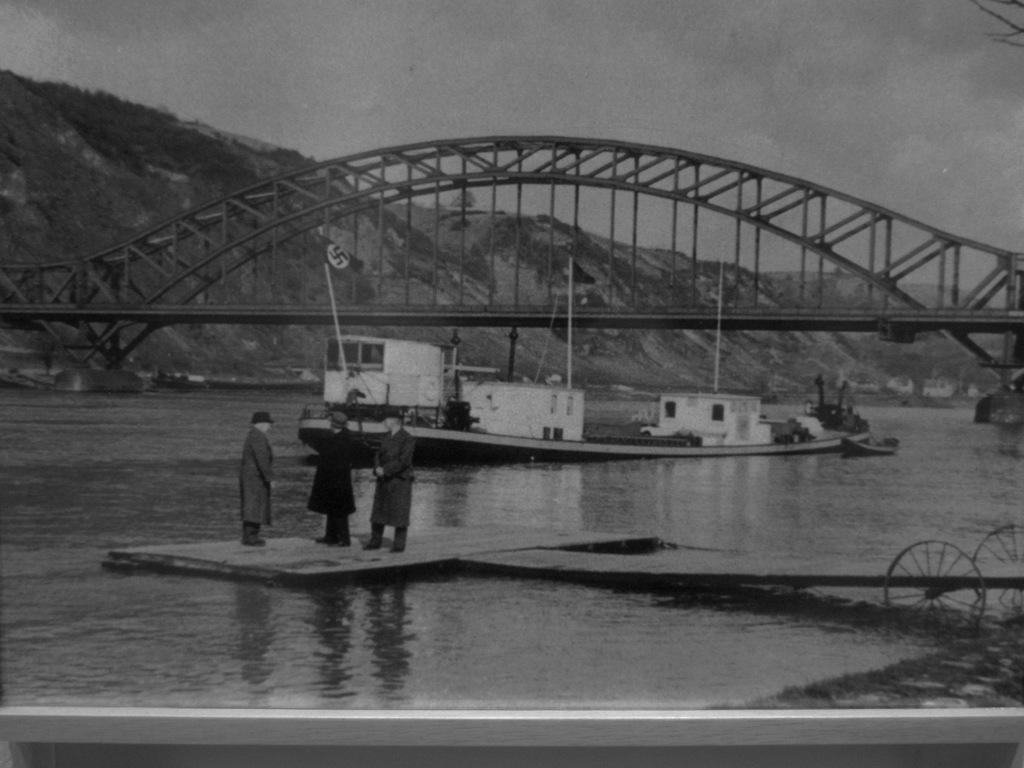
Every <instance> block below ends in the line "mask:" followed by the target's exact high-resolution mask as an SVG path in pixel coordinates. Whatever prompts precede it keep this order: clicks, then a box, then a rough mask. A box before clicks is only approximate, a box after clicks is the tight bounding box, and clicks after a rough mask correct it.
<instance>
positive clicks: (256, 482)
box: [238, 411, 274, 547]
mask: <svg viewBox="0 0 1024 768" xmlns="http://www.w3.org/2000/svg"><path fill="white" fill-rule="evenodd" d="M273 423H274V420H273V419H271V418H270V414H269V413H267V412H266V411H256V413H254V414H253V415H252V420H251V425H252V426H251V427H250V428H249V434H248V435H247V436H246V438H245V446H244V447H243V448H242V466H241V469H240V470H239V473H238V485H239V488H240V490H241V494H242V544H244V545H245V546H247V547H262V546H264V545H265V544H266V542H265V541H264V540H263V539H261V538H260V526H261V525H270V524H271V520H270V489H271V488H273V487H274V469H273V465H274V453H273V451H272V450H271V449H270V440H269V439H268V438H267V432H269V431H270V425H271V424H273Z"/></svg>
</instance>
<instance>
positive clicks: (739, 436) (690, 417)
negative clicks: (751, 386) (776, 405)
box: [641, 393, 774, 445]
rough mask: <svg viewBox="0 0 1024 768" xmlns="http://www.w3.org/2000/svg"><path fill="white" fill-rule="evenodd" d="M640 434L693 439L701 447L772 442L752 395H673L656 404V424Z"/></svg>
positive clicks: (769, 431)
mask: <svg viewBox="0 0 1024 768" xmlns="http://www.w3.org/2000/svg"><path fill="white" fill-rule="evenodd" d="M641 432H643V433H644V434H647V435H653V436H656V437H675V436H684V435H695V436H698V437H700V438H701V442H702V444H703V445H761V444H764V443H771V442H772V441H773V439H774V437H773V434H772V425H771V423H769V422H767V421H763V420H762V418H761V398H760V397H757V396H755V395H732V394H717V393H716V394H696V393H693V394H690V393H687V394H673V395H662V396H661V399H660V400H659V401H658V423H657V425H656V426H648V427H644V428H643V429H642V430H641Z"/></svg>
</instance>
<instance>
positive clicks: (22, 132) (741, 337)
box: [0, 72, 994, 392]
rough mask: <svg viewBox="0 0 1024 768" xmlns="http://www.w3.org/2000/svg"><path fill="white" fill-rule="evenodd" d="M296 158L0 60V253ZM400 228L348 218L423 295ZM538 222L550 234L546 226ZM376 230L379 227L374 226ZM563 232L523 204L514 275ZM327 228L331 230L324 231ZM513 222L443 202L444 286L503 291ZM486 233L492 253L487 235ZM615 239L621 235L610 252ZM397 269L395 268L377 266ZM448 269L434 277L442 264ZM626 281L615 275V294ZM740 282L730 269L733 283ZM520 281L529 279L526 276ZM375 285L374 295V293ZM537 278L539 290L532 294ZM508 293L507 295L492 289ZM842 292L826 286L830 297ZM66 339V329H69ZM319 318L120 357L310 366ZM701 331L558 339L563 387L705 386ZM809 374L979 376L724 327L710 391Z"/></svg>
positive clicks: (73, 245) (48, 347) (160, 215)
mask: <svg viewBox="0 0 1024 768" xmlns="http://www.w3.org/2000/svg"><path fill="white" fill-rule="evenodd" d="M311 162H313V159H312V158H306V157H303V156H301V155H300V154H298V153H297V152H294V151H291V150H287V149H282V148H278V147H274V146H272V145H268V144H266V143H264V142H261V141H259V140H257V139H249V138H246V137H240V136H232V135H229V134H226V133H223V132H221V131H218V130H216V129H214V128H211V127H209V126H204V125H200V124H195V123H187V122H183V121H181V120H179V119H178V118H176V117H175V116H174V115H171V114H169V113H167V112H165V111H162V110H157V109H153V108H150V107H145V106H141V105H137V104H132V103H129V102H126V101H124V100H121V99H118V98H116V97H114V96H111V95H109V94H104V93H92V92H87V91H83V90H81V89H77V88H74V87H71V86H67V85H63V84H58V83H39V82H33V81H31V80H28V79H26V78H22V77H19V76H17V75H14V74H12V73H8V72H0V258H2V259H3V260H4V262H8V263H10V262H24V261H34V262H46V261H55V260H60V259H67V258H74V257H79V256H85V255H88V254H90V253H92V252H94V251H95V250H97V249H99V248H101V247H104V246H107V245H110V244H111V243H114V242H117V241H119V240H123V239H126V238H128V237H129V236H131V235H132V234H134V233H135V232H137V231H138V230H139V229H141V228H143V227H146V226H148V225H152V224H154V223H156V222H159V221H161V220H163V219H166V218H168V217H171V216H173V215H176V214H177V213H179V212H182V211H184V210H187V209H188V208H190V207H192V206H194V205H195V204H197V203H199V202H201V201H205V200H209V199H212V198H215V197H218V196H220V195H223V194H225V193H227V192H229V191H231V190H233V189H236V188H239V187H243V186H246V185H249V184H252V183H254V182H256V181H258V180H259V179H261V178H267V177H270V176H274V175H277V174H280V173H283V172H285V171H288V170H290V169H294V168H297V167H302V166H303V165H306V164H309V163H311ZM411 218H412V223H413V227H412V231H405V208H404V206H403V207H401V208H400V209H395V210H392V211H389V215H388V217H387V219H386V223H385V227H384V229H385V231H384V232H373V231H370V232H367V231H366V227H370V226H372V225H370V224H364V225H362V226H363V227H364V228H363V229H361V230H360V237H361V241H360V242H361V243H362V244H363V245H362V246H361V247H365V248H368V249H373V248H375V241H376V240H377V239H381V238H387V237H388V236H389V235H390V236H393V235H396V234H397V235H398V236H399V237H401V238H402V239H403V240H405V239H406V238H411V239H412V240H411V242H413V243H414V244H415V249H414V250H415V252H416V254H418V256H417V257H416V261H414V263H413V274H414V276H416V277H417V284H416V286H414V294H417V295H422V296H423V297H427V296H429V295H430V294H431V293H432V291H433V288H432V287H430V282H429V281H430V279H431V269H432V267H431V261H430V260H431V259H432V256H431V254H432V253H433V251H434V243H433V237H434V212H433V211H432V210H427V209H423V208H418V207H416V206H414V207H413V211H412V213H411ZM552 227H553V228H554V233H552V232H551V228H552ZM388 230H393V231H392V232H390V233H389V231H388ZM571 232H572V230H571V227H569V226H568V225H566V224H564V223H563V222H559V221H557V220H555V221H552V220H551V219H549V218H548V217H547V216H532V217H528V218H526V219H524V221H523V223H522V225H521V234H520V237H521V252H522V254H523V255H522V258H521V261H520V269H523V270H527V271H528V272H529V271H531V270H532V271H533V272H535V273H536V274H537V275H538V277H539V276H540V275H541V273H542V272H543V271H544V270H545V269H546V263H547V261H546V260H547V252H548V248H549V242H550V240H551V238H552V237H553V238H554V241H555V244H556V247H559V248H565V247H568V245H567V243H568V242H569V240H570V238H571V236H572V235H571ZM336 234H337V235H338V236H343V235H344V234H345V233H344V232H338V233H336ZM514 237H515V236H514V220H513V218H512V217H509V216H505V215H501V216H498V217H497V218H496V220H495V221H494V223H493V227H492V223H491V218H490V216H489V215H481V212H472V211H471V212H470V213H469V214H468V215H467V216H466V218H465V220H462V217H461V216H460V215H458V214H457V212H456V211H454V210H453V211H451V212H450V214H449V215H446V218H445V226H444V227H442V228H441V230H440V232H439V249H438V250H439V251H440V253H441V255H442V256H441V258H442V262H443V263H442V265H441V266H442V269H447V265H448V264H454V263H455V262H456V260H457V258H458V256H457V254H458V253H459V249H460V245H459V244H460V243H461V241H462V238H465V242H466V248H467V254H468V255H469V256H468V258H469V261H468V264H467V274H468V276H469V277H468V279H467V280H466V281H465V284H464V285H463V286H461V290H464V291H465V292H466V293H467V295H469V296H474V295H476V296H478V297H479V298H481V299H483V298H485V297H486V296H488V294H489V292H490V291H492V290H493V291H494V294H495V300H496V301H501V300H502V296H503V294H504V293H507V292H508V291H510V290H511V289H510V285H511V275H512V273H513V269H514V263H515V260H514ZM492 239H493V242H495V243H496V251H495V259H494V260H493V264H492V263H491V261H490V258H489V256H487V257H485V255H484V254H489V247H490V245H489V244H490V242H492ZM607 245H608V243H607V241H606V240H605V239H603V238H601V237H599V236H596V235H588V234H587V233H583V234H582V235H581V240H580V243H579V246H578V251H577V253H578V257H577V258H578V263H579V264H580V267H581V270H582V272H583V274H581V276H580V277H581V278H582V279H583V280H584V281H585V279H586V275H587V272H588V271H590V272H593V273H594V274H595V275H596V274H600V268H601V265H602V264H604V263H605V261H606V260H607V250H606V249H607ZM618 247H621V248H623V249H626V248H627V246H622V245H621V244H620V245H619V246H618ZM638 261H639V265H640V278H639V280H640V284H639V288H640V289H641V290H643V291H644V292H645V294H644V295H645V297H646V298H647V300H654V301H659V302H662V303H665V304H671V303H672V302H673V301H675V300H678V296H677V295H676V291H677V290H678V289H675V290H674V289H673V288H672V287H671V286H670V284H669V281H668V280H667V279H666V275H665V271H664V263H665V258H664V254H663V253H659V252H657V251H653V250H649V249H640V252H639V254H638ZM681 261H682V262H683V263H682V264H681V266H680V268H681V270H683V272H682V273H681V280H680V282H681V283H682V284H683V285H688V280H689V277H688V276H687V275H686V274H685V273H686V270H689V269H691V268H692V263H691V262H690V261H689V260H688V259H685V258H684V259H681ZM389 268H390V269H391V270H395V271H396V270H397V269H398V268H399V265H398V264H397V262H396V263H395V264H391V265H390V267H389ZM300 269H302V267H300V266H298V261H297V260H296V261H295V263H292V264H289V265H286V266H285V273H284V274H283V275H282V276H281V279H284V280H290V281H292V282H294V283H296V284H298V283H300V282H301V283H302V284H305V283H306V282H309V283H311V284H314V283H316V282H317V281H321V280H322V273H321V272H320V271H319V267H318V266H307V267H305V269H308V270H309V274H306V275H301V274H297V272H298V271H299V270H300ZM447 274H448V275H449V276H450V275H451V274H452V272H451V271H448V272H447ZM626 279H627V276H626V275H618V274H617V275H616V276H615V280H616V281H617V288H619V289H623V290H624V289H625V283H624V281H625V280H626ZM716 279H717V272H716V271H715V267H713V266H712V265H703V264H702V265H701V266H700V268H699V271H698V274H697V281H698V286H699V289H700V293H701V295H702V296H704V297H705V299H704V300H705V301H707V302H709V303H710V302H711V301H713V299H709V298H707V297H711V296H713V295H714V293H715V291H716V290H717V288H716ZM751 279H752V278H751V276H750V275H748V274H744V273H741V276H740V288H741V289H742V288H743V287H744V286H745V285H749V281H750V280H751ZM357 280H358V282H359V284H358V285H357V286H356V290H357V294H358V295H360V296H362V297H363V298H368V297H370V296H372V295H373V294H374V292H375V291H376V287H375V284H374V281H373V280H370V279H368V278H364V279H362V280H359V279H358V278H357ZM520 286H521V287H520V290H521V291H529V290H542V288H541V287H540V286H541V282H540V280H539V279H538V280H536V281H533V280H530V279H525V280H523V281H521V284H520ZM531 286H532V288H531ZM762 288H763V289H764V290H765V294H766V300H767V301H771V300H772V295H773V292H774V294H775V295H777V296H779V297H782V296H784V294H785V292H786V290H787V282H786V279H785V277H783V276H779V277H776V278H767V277H763V278H762ZM385 290H388V289H387V288H385ZM457 290H458V288H457V286H456V285H455V284H454V281H448V282H447V283H443V284H442V288H441V289H440V295H439V296H438V300H439V301H441V302H442V303H444V302H451V301H455V300H456V295H457V294H456V291H457ZM543 290H546V288H545V289H543ZM579 295H580V296H581V297H582V296H585V297H586V300H587V301H588V302H590V303H591V304H594V303H598V302H600V301H602V300H603V294H602V292H601V290H600V289H599V288H598V287H590V288H582V289H581V290H580V294H579ZM506 298H507V297H506ZM833 299H834V300H835V301H840V302H847V301H851V300H859V299H858V298H856V297H853V298H851V297H850V296H849V295H845V293H844V292H843V291H839V290H836V291H834V296H831V295H830V300H833ZM346 330H350V331H353V332H362V333H382V334H383V335H393V336H403V337H409V338H419V339H424V340H433V341H448V340H449V339H450V337H451V334H452V329H401V328H392V329H372V328H360V329H355V328H352V329H346ZM67 332H68V333H69V334H73V330H72V329H68V330H67ZM328 332H329V329H328V328H325V327H314V328H305V327H290V328H278V327H267V328H260V327H235V326H179V327H173V328H168V329H164V330H162V331H159V332H157V333H156V334H154V335H153V336H152V337H151V338H150V339H149V340H147V341H146V342H145V343H144V344H143V345H142V346H141V347H140V348H139V349H138V350H137V351H136V353H135V355H134V357H133V358H132V359H131V360H130V365H131V367H133V368H136V369H138V370H153V369H156V368H163V369H166V370H177V371H190V372H193V373H203V374H217V375H253V376H268V375H275V374H279V373H281V372H283V371H285V370H286V369H288V368H290V367H304V368H312V369H313V370H317V369H318V368H319V364H320V356H321V345H322V339H323V338H324V336H325V335H326V334H327V333H328ZM460 336H461V338H462V340H463V342H462V345H461V347H460V350H461V355H462V360H463V361H464V362H468V363H471V364H476V365H486V366H492V367H496V368H498V369H500V370H502V371H504V370H505V368H506V366H507V355H508V329H463V330H461V331H460ZM714 349H715V338H714V335H713V334H712V333H708V332H696V331H678V332H667V331H666V332H638V331H629V330H607V331H577V332H576V333H575V335H574V349H573V360H574V363H573V365H574V381H575V382H576V383H578V384H583V385H587V384H589V385H598V384H626V385H632V386H639V387H670V386H673V385H686V386H703V387H707V386H710V385H711V383H712V381H713V377H714ZM46 357H51V358H52V360H53V363H54V366H55V367H61V366H63V365H67V364H68V362H69V361H68V360H67V359H66V358H62V357H61V354H60V350H59V348H53V346H52V342H51V340H50V338H49V336H47V335H46V334H43V333H26V332H15V331H12V330H4V329H2V328H0V368H4V369H10V368H24V369H28V368H33V367H39V366H40V365H42V361H43V360H44V358H46ZM565 359H566V349H565V335H564V333H560V334H554V333H549V332H548V331H547V330H544V329H536V330H530V329H522V330H520V338H519V343H518V348H517V364H516V375H517V376H525V377H528V378H530V379H534V378H544V377H546V376H549V375H551V374H554V373H558V374H562V375H564V374H565ZM818 373H824V374H825V375H826V377H828V378H834V377H835V376H836V375H839V374H840V373H841V374H842V375H844V376H846V377H850V378H852V379H854V380H856V381H864V382H874V383H877V384H883V383H884V382H885V381H887V380H888V379H889V378H890V377H892V376H894V375H911V376H913V377H915V378H917V379H922V378H925V377H928V376H933V375H937V374H942V375H946V376H949V377H951V378H955V379H959V380H964V381H971V382H976V383H978V384H979V385H980V386H983V387H988V386H991V385H992V384H993V383H994V379H992V378H991V377H990V374H988V373H987V372H985V371H982V370H980V369H978V367H977V365H976V364H975V363H974V362H973V360H972V359H971V358H969V357H968V356H967V355H966V354H964V353H963V352H962V351H961V350H960V349H959V348H958V347H955V346H954V345H952V344H949V343H948V342H946V341H944V340H941V339H938V338H936V339H932V340H928V341H925V342H919V343H917V344H914V345H912V346H909V347H904V346H899V347H896V346H893V345H887V344H883V343H882V342H880V341H877V340H875V339H872V338H868V337H853V336H844V335H841V334H805V333H780V334H773V333H753V332H749V333H748V332H743V333H740V332H736V333H729V334H725V335H724V336H723V339H722V354H721V373H720V381H721V384H722V385H723V386H726V387H735V388H743V389H748V390H757V391H768V390H778V391H794V392H804V391H807V390H809V389H810V386H811V385H810V382H811V381H812V380H813V378H814V377H815V376H816V375H817V374H818Z"/></svg>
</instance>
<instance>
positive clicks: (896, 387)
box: [885, 376, 914, 395]
mask: <svg viewBox="0 0 1024 768" xmlns="http://www.w3.org/2000/svg"><path fill="white" fill-rule="evenodd" d="M885 388H886V389H887V390H889V391H890V392H895V393H896V394H898V395H912V394H914V380H913V379H912V378H910V377H909V376H894V377H893V378H891V379H889V381H887V382H886V383H885Z"/></svg>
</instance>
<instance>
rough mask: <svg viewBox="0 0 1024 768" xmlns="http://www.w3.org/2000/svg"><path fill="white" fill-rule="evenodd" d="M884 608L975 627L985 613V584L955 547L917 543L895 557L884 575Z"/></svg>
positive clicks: (945, 543) (933, 542)
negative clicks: (962, 621)
mask: <svg viewBox="0 0 1024 768" xmlns="http://www.w3.org/2000/svg"><path fill="white" fill-rule="evenodd" d="M885 604H886V605H887V606H891V607H894V608H905V609H909V610H913V611H920V612H922V613H928V614H929V615H930V616H932V617H935V618H952V619H958V620H966V621H968V622H970V623H971V624H974V625H975V626H977V624H978V623H979V622H980V621H981V616H982V614H983V613H984V612H985V582H984V580H983V579H982V577H981V571H979V570H978V568H977V566H976V565H975V564H974V560H973V559H971V557H970V556H969V555H968V554H967V553H966V552H964V551H963V550H962V549H960V548H959V547H957V546H955V545H953V544H949V543H948V542H945V541H919V542H917V543H916V544H912V545H911V546H909V547H907V548H906V549H904V550H903V551H902V552H900V553H899V554H898V555H896V557H895V558H894V559H893V561H892V564H891V565H890V566H889V570H888V571H886V573H885Z"/></svg>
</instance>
